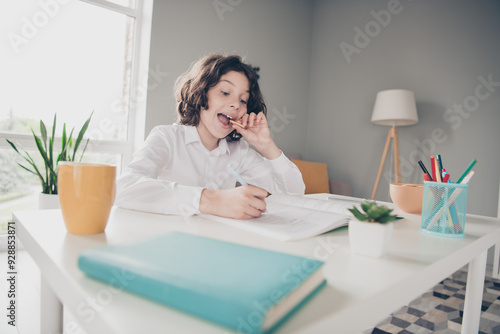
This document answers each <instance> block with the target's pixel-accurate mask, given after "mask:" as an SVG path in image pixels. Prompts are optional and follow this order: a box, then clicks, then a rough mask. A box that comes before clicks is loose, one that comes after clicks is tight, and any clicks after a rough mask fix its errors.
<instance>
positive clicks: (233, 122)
mask: <svg viewBox="0 0 500 334" xmlns="http://www.w3.org/2000/svg"><path fill="white" fill-rule="evenodd" d="M229 123H231V124H235V125H238V126H239V127H240V128H243V129H244V128H245V127H244V126H243V124H241V123H238V122H236V121H233V120H232V119H230V120H229Z"/></svg>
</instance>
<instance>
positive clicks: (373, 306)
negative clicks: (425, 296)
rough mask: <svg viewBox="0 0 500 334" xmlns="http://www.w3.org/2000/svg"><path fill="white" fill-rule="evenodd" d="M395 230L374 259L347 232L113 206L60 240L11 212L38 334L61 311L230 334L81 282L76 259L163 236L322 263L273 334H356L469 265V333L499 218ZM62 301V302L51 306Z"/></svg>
mask: <svg viewBox="0 0 500 334" xmlns="http://www.w3.org/2000/svg"><path fill="white" fill-rule="evenodd" d="M402 215H403V216H405V217H406V218H407V219H406V220H403V221H399V222H397V223H396V225H395V229H394V235H393V239H392V244H391V247H390V249H389V253H388V254H387V255H385V256H384V257H383V258H380V259H371V258H367V257H362V256H357V255H351V254H350V251H349V242H348V237H347V230H346V229H341V230H337V231H333V232H330V233H327V234H323V235H321V236H317V237H315V238H309V239H305V240H302V241H296V242H288V243H282V242H278V241H274V240H272V239H268V238H266V237H263V236H259V235H255V234H252V233H249V232H245V231H243V230H239V229H235V228H233V227H231V226H228V225H224V224H221V223H217V222H212V221H210V220H206V219H204V218H201V217H190V218H183V217H177V216H164V215H154V214H146V213H140V212H135V211H128V210H123V209H117V208H114V209H113V211H112V214H111V217H110V221H109V224H108V226H107V229H106V232H105V233H101V234H97V235H89V236H78V235H71V234H68V233H67V232H66V229H65V227H64V223H63V220H62V215H61V213H60V211H59V210H46V211H22V212H15V213H14V219H15V221H16V230H17V235H18V237H19V238H20V240H21V241H22V243H23V245H24V247H25V248H26V250H27V251H28V252H29V253H30V254H31V256H32V257H33V259H34V260H35V261H36V263H37V264H38V265H39V267H40V270H41V273H42V277H43V278H42V291H41V297H42V312H43V313H42V317H41V318H42V324H41V326H42V333H56V332H61V331H62V316H61V314H62V307H61V304H62V305H64V307H65V308H69V309H70V310H71V311H72V313H73V314H74V315H75V316H76V318H77V319H78V321H79V322H80V325H81V326H83V328H84V329H85V330H86V331H87V332H88V333H120V334H122V333H134V334H135V333H166V332H168V333H207V334H209V333H229V332H230V331H229V330H227V329H225V328H222V327H218V326H216V325H213V324H211V323H208V322H205V321H203V320H199V319H198V318H195V317H192V316H190V315H187V314H184V313H180V312H178V311H176V310H174V309H170V308H168V307H165V306H162V305H159V304H156V303H153V302H150V301H148V300H146V299H143V298H141V297H137V296H135V295H133V294H130V293H127V292H124V291H121V290H117V289H114V288H113V287H111V286H108V285H106V284H102V283H100V282H97V281H94V280H92V279H90V278H87V277H86V276H85V275H84V274H83V273H82V272H81V271H80V270H79V269H78V267H77V258H78V255H79V254H80V253H81V252H82V251H84V250H86V249H91V248H96V247H100V246H105V245H111V244H118V243H124V242H129V241H134V240H138V239H142V238H146V237H149V236H153V235H158V234H161V233H166V232H169V231H173V230H176V231H183V232H186V233H194V234H198V235H202V236H207V237H211V238H214V239H220V240H226V241H231V242H236V243H240V244H245V245H250V246H255V247H260V248H265V249H270V250H276V251H281V252H286V253H290V254H296V255H300V256H307V257H312V258H316V259H320V260H324V261H326V265H325V268H324V274H325V277H326V279H327V282H328V283H327V286H326V287H325V288H323V289H322V290H321V291H320V293H319V294H317V295H316V296H315V297H314V298H313V299H312V300H311V301H310V302H309V303H307V304H306V305H305V306H304V307H303V308H301V309H300V310H299V311H298V312H297V313H296V314H295V315H294V317H293V318H291V319H290V320H288V321H287V322H286V323H285V324H284V326H282V327H281V328H280V329H279V330H278V332H277V333H291V332H294V333H327V332H328V333H332V332H336V333H360V332H362V331H363V330H366V329H369V328H370V327H373V326H374V325H376V323H377V322H378V321H380V320H382V319H383V318H385V317H387V316H388V315H389V314H390V313H391V312H392V311H395V310H396V309H397V308H398V307H400V306H402V305H405V304H407V303H409V302H410V301H411V300H412V299H414V298H416V297H418V296H419V295H420V294H422V293H423V292H425V291H426V290H427V289H429V288H431V287H433V286H434V285H435V284H437V283H439V282H440V281H441V280H443V279H445V278H446V277H448V276H449V275H451V274H452V273H454V272H455V271H457V270H458V269H460V268H461V267H462V266H464V265H465V264H467V263H470V264H469V277H468V282H467V295H466V300H465V315H464V321H463V326H462V332H463V333H477V332H478V328H479V317H480V305H481V300H482V292H483V291H482V290H483V284H484V275H485V268H486V256H487V250H488V249H489V248H490V247H491V246H493V245H494V244H495V243H496V242H497V241H498V240H499V239H500V220H499V219H494V218H489V217H481V216H473V215H470V216H467V222H466V225H465V234H466V236H465V238H460V239H454V238H444V237H436V236H432V235H429V234H425V233H422V232H420V216H418V215H410V214H402ZM59 301H60V302H59Z"/></svg>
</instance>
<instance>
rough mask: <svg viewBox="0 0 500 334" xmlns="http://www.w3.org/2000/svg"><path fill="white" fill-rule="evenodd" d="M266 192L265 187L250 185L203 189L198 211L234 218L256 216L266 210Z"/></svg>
mask: <svg viewBox="0 0 500 334" xmlns="http://www.w3.org/2000/svg"><path fill="white" fill-rule="evenodd" d="M267 194H268V192H267V191H266V190H265V189H262V188H259V187H255V186H251V185H247V186H241V187H237V188H232V189H203V191H202V193H201V198H200V211H201V213H206V214H211V215H216V216H221V217H227V218H234V219H249V218H256V217H259V216H260V215H261V214H262V213H263V212H265V211H266V202H265V201H264V199H265V198H266V197H267Z"/></svg>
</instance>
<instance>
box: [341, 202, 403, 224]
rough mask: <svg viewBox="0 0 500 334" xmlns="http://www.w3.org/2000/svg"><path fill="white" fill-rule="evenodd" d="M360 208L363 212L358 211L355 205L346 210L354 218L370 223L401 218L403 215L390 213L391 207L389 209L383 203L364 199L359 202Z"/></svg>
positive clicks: (386, 221)
mask: <svg viewBox="0 0 500 334" xmlns="http://www.w3.org/2000/svg"><path fill="white" fill-rule="evenodd" d="M361 209H363V211H364V213H363V212H361V211H359V210H358V208H357V207H353V208H352V209H348V210H349V211H350V212H351V213H352V214H353V215H354V217H356V219H358V220H360V221H367V222H371V223H380V224H385V223H388V222H391V221H394V220H398V219H403V217H398V216H396V215H391V212H392V209H389V208H388V207H386V206H385V205H378V204H377V203H376V202H375V201H367V200H365V201H364V202H363V203H361Z"/></svg>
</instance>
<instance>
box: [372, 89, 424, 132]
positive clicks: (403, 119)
mask: <svg viewBox="0 0 500 334" xmlns="http://www.w3.org/2000/svg"><path fill="white" fill-rule="evenodd" d="M372 122H373V123H375V124H379V125H389V126H404V125H413V124H416V123H418V115H417V106H416V104H415V95H414V94H413V92H412V91H409V90H404V89H390V90H383V91H381V92H378V93H377V98H376V99H375V106H374V107H373V113H372Z"/></svg>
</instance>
